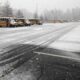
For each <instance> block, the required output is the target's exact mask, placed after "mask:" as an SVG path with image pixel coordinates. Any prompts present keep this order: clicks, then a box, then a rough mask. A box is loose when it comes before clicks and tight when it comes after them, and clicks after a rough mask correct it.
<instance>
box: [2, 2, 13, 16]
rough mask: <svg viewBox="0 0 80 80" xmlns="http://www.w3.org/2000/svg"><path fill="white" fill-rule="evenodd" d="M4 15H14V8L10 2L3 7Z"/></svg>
mask: <svg viewBox="0 0 80 80" xmlns="http://www.w3.org/2000/svg"><path fill="white" fill-rule="evenodd" d="M2 16H4V17H12V16H13V10H12V8H11V7H10V4H9V2H6V3H5V4H4V6H3V7H2Z"/></svg>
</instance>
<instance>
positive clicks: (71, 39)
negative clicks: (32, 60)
mask: <svg viewBox="0 0 80 80" xmlns="http://www.w3.org/2000/svg"><path fill="white" fill-rule="evenodd" d="M49 47H51V48H55V49H60V50H65V51H72V52H80V25H79V26H75V28H74V29H73V30H72V31H70V32H68V33H67V34H66V35H64V36H62V37H61V38H59V39H58V40H57V41H55V42H54V43H53V44H50V45H49Z"/></svg>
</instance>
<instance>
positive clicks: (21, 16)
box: [15, 10, 24, 18]
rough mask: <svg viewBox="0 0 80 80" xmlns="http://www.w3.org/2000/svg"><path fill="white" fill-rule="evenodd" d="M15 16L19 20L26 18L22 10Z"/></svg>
mask: <svg viewBox="0 0 80 80" xmlns="http://www.w3.org/2000/svg"><path fill="white" fill-rule="evenodd" d="M15 16H16V17H17V18H24V14H23V12H22V11H21V10H18V11H17V13H16V14H15Z"/></svg>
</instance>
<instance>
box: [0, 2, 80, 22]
mask: <svg viewBox="0 0 80 80" xmlns="http://www.w3.org/2000/svg"><path fill="white" fill-rule="evenodd" d="M38 13H39V12H38ZM0 17H17V18H24V17H26V18H40V19H42V20H44V21H47V20H66V21H79V20H80V8H73V9H68V10H66V11H65V12H64V11H62V10H57V9H55V10H50V11H49V10H45V11H44V12H43V13H42V14H39V15H38V14H37V13H35V14H32V13H30V12H28V11H25V10H20V9H19V10H14V9H13V8H11V6H10V4H9V3H5V4H4V5H2V6H0Z"/></svg>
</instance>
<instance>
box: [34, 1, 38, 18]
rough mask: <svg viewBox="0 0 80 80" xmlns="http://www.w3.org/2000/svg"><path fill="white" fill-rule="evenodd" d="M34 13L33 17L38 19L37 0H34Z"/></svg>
mask: <svg viewBox="0 0 80 80" xmlns="http://www.w3.org/2000/svg"><path fill="white" fill-rule="evenodd" d="M35 5H36V6H35V7H36V8H35V14H34V18H35V19H38V0H35Z"/></svg>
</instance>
